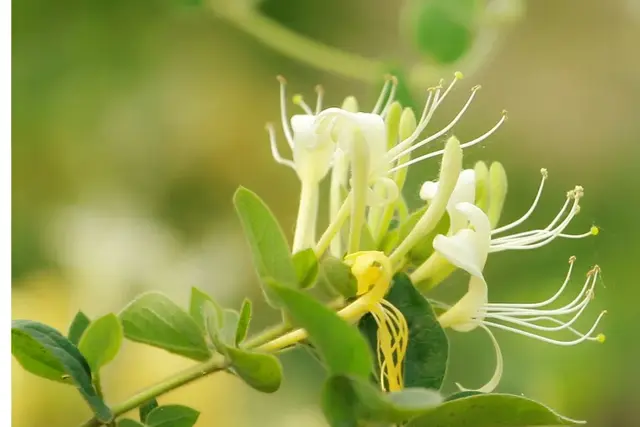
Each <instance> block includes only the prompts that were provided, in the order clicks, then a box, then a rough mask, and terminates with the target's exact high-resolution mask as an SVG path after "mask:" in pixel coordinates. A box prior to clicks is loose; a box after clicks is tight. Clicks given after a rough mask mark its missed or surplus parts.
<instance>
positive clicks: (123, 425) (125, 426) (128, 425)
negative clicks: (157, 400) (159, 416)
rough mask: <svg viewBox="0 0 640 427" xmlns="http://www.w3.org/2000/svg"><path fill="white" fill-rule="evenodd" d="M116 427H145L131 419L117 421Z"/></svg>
mask: <svg viewBox="0 0 640 427" xmlns="http://www.w3.org/2000/svg"><path fill="white" fill-rule="evenodd" d="M118 427H145V425H144V424H142V423H139V422H138V421H136V420H132V419H131V418H122V419H121V420H118Z"/></svg>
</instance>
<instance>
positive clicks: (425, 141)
mask: <svg viewBox="0 0 640 427" xmlns="http://www.w3.org/2000/svg"><path fill="white" fill-rule="evenodd" d="M478 90H480V86H475V87H474V88H473V89H471V95H470V96H469V98H468V99H467V102H466V103H465V104H464V106H463V107H462V109H461V110H460V112H459V113H458V114H457V115H456V116H455V117H454V118H453V120H452V121H451V122H450V123H449V124H448V125H447V126H445V127H444V128H442V129H441V130H439V131H438V132H436V133H434V134H433V135H431V136H429V137H428V138H425V139H423V140H422V141H420V142H418V143H417V144H413V145H412V146H410V147H408V148H407V149H406V150H404V151H402V152H400V153H398V154H396V155H394V156H393V157H392V158H391V160H390V161H395V160H397V159H398V158H400V157H402V156H404V155H406V154H409V153H411V152H412V151H413V150H416V149H418V148H420V147H422V146H424V145H426V144H428V143H430V142H432V141H434V140H436V139H438V138H440V137H441V136H442V135H444V134H445V133H447V132H449V130H451V128H453V126H455V125H456V123H458V121H459V120H460V119H461V118H462V116H463V115H464V113H465V112H466V111H467V108H469V105H471V102H472V101H473V98H474V97H475V96H476V93H477V92H478Z"/></svg>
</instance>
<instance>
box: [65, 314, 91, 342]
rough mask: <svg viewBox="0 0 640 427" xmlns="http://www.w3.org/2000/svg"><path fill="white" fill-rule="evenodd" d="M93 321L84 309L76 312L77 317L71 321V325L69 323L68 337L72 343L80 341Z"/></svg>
mask: <svg viewBox="0 0 640 427" xmlns="http://www.w3.org/2000/svg"><path fill="white" fill-rule="evenodd" d="M89 323H91V319H89V318H88V317H87V315H86V314H84V313H83V312H82V311H79V312H77V313H76V315H75V317H74V318H73V320H72V321H71V325H69V332H68V333H67V338H69V341H71V344H73V345H78V342H80V337H81V336H82V333H83V332H84V330H85V329H87V326H89Z"/></svg>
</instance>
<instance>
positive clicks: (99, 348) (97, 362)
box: [78, 313, 122, 372]
mask: <svg viewBox="0 0 640 427" xmlns="http://www.w3.org/2000/svg"><path fill="white" fill-rule="evenodd" d="M121 345H122V326H121V325H120V321H119V320H118V316H116V315H115V314H113V313H110V314H107V315H105V316H102V317H100V318H98V319H96V320H94V321H93V322H91V324H90V325H89V327H88V328H87V329H86V330H85V331H84V334H82V338H80V343H79V344H78V349H79V350H80V352H81V353H82V354H83V355H84V357H85V358H86V359H87V362H89V366H91V369H92V370H93V371H94V372H97V371H98V370H99V369H100V368H101V367H103V366H104V365H106V364H107V363H109V362H111V361H112V360H113V359H114V357H116V355H117V354H118V351H120V346H121Z"/></svg>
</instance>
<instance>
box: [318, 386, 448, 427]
mask: <svg viewBox="0 0 640 427" xmlns="http://www.w3.org/2000/svg"><path fill="white" fill-rule="evenodd" d="M441 402H442V397H441V396H440V394H439V393H438V392H436V391H433V390H427V389H422V388H407V389H404V390H402V391H397V392H392V393H388V394H384V393H382V392H381V391H380V389H379V388H377V387H376V386H374V385H373V384H371V383H370V382H368V381H366V380H362V379H358V378H350V377H346V376H333V377H330V378H329V379H328V380H327V382H326V383H325V387H324V390H323V397H322V407H323V411H324V413H325V416H326V417H327V419H328V420H329V423H330V425H332V426H345V427H346V426H354V427H355V426H358V425H359V424H358V422H359V421H371V422H378V423H380V422H382V423H393V424H399V423H402V422H405V421H407V420H410V419H412V418H415V417H417V416H419V415H421V414H423V413H425V412H427V411H429V410H431V409H433V408H434V407H436V406H437V405H439V404H440V403H441Z"/></svg>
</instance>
